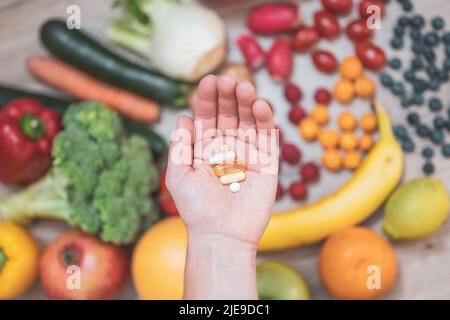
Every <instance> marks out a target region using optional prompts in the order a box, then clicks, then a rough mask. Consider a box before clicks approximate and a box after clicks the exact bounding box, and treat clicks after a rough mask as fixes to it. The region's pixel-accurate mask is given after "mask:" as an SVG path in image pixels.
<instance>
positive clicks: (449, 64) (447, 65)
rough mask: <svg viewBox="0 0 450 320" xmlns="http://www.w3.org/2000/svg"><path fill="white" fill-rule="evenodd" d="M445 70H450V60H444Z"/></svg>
mask: <svg viewBox="0 0 450 320" xmlns="http://www.w3.org/2000/svg"><path fill="white" fill-rule="evenodd" d="M443 68H444V69H445V70H447V71H449V70H450V58H447V59H445V60H444V63H443Z"/></svg>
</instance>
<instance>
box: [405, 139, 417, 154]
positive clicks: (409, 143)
mask: <svg viewBox="0 0 450 320" xmlns="http://www.w3.org/2000/svg"><path fill="white" fill-rule="evenodd" d="M415 147H416V146H415V145H414V142H412V141H411V140H404V141H402V149H403V151H405V152H413V151H414V148H415Z"/></svg>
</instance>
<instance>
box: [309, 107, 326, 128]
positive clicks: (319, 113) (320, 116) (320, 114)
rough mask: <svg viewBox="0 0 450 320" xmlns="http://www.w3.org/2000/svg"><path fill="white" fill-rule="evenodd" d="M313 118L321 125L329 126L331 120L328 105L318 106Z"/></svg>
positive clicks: (313, 112)
mask: <svg viewBox="0 0 450 320" xmlns="http://www.w3.org/2000/svg"><path fill="white" fill-rule="evenodd" d="M311 118H312V119H313V120H314V121H316V122H317V124H319V125H324V124H327V123H328V120H329V118H330V114H329V112H328V107H327V106H326V105H321V104H318V105H317V106H315V107H314V109H313V111H312V113H311Z"/></svg>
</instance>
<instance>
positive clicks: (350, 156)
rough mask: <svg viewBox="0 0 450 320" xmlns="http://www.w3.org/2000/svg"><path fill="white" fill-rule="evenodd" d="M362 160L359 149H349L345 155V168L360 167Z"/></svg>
mask: <svg viewBox="0 0 450 320" xmlns="http://www.w3.org/2000/svg"><path fill="white" fill-rule="evenodd" d="M361 160H362V158H361V155H360V154H359V152H358V151H355V150H352V151H349V152H347V153H346V154H345V155H344V161H343V162H344V168H346V169H348V170H355V169H356V168H358V166H359V164H360V163H361Z"/></svg>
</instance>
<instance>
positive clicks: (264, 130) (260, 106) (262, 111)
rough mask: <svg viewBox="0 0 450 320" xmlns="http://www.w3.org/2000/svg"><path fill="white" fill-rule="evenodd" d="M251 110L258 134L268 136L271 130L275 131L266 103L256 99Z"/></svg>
mask: <svg viewBox="0 0 450 320" xmlns="http://www.w3.org/2000/svg"><path fill="white" fill-rule="evenodd" d="M252 110H253V115H254V117H255V121H256V128H257V130H258V134H270V133H271V130H273V129H275V124H274V123H273V116H272V108H271V107H270V105H269V104H268V103H267V101H265V100H263V99H258V100H256V101H255V102H254V103H253V105H252Z"/></svg>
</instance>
